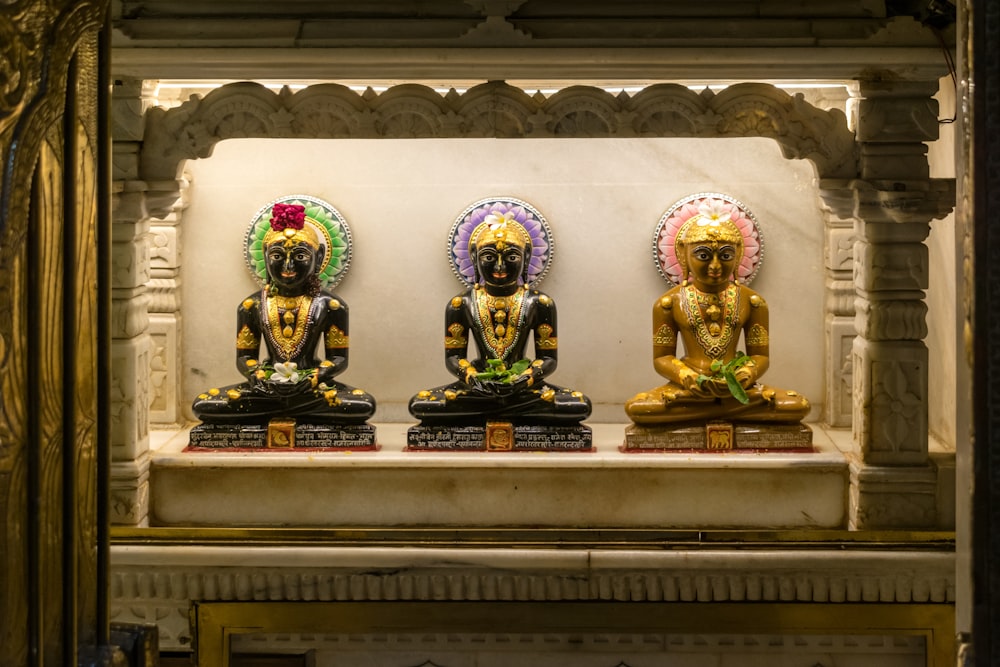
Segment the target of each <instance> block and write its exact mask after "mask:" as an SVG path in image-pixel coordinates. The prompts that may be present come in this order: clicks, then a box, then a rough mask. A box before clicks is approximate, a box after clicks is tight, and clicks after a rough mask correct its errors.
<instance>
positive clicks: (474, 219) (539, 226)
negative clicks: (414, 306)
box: [448, 197, 554, 287]
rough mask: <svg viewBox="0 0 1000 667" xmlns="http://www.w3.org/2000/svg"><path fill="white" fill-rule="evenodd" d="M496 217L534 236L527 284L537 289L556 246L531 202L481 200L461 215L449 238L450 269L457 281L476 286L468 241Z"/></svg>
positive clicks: (549, 231) (501, 199)
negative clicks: (489, 217) (473, 233)
mask: <svg viewBox="0 0 1000 667" xmlns="http://www.w3.org/2000/svg"><path fill="white" fill-rule="evenodd" d="M490 215H494V216H496V217H497V218H499V219H502V220H513V221H516V222H518V223H520V224H521V226H522V227H524V228H525V229H526V230H527V231H528V234H529V235H530V236H531V258H530V259H529V260H528V269H527V273H528V277H527V281H526V282H527V284H528V285H530V286H532V287H535V286H537V285H538V283H540V282H541V281H542V278H544V277H545V274H546V273H547V272H548V270H549V263H550V262H551V260H552V251H553V248H554V243H553V239H552V230H551V229H549V223H548V222H546V221H545V218H544V217H542V214H541V213H539V212H538V209H536V208H535V207H534V206H532V205H531V204H529V203H528V202H525V201H521V200H520V199H514V198H512V197H490V198H488V199H480V200H479V201H477V202H476V203H474V204H472V205H470V206H469V207H468V208H467V209H465V210H464V211H462V214H461V215H459V216H458V219H457V220H455V224H454V225H452V227H451V232H450V233H449V234H448V252H449V254H450V256H451V267H452V270H453V271H454V272H455V275H456V276H458V279H459V280H461V281H462V282H463V283H465V284H466V285H467V286H469V287H471V286H472V285H474V284H475V282H476V274H475V267H474V266H473V265H472V258H471V257H470V256H469V238H470V237H471V236H472V232H473V230H475V228H476V227H478V226H479V224H480V223H482V222H483V221H485V220H486V218H487V216H490Z"/></svg>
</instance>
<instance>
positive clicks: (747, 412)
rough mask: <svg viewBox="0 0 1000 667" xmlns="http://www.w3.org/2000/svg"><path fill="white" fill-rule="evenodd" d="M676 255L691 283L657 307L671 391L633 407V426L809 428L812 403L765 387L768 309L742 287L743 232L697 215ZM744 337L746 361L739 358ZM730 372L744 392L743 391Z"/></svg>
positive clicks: (661, 390)
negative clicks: (710, 423) (708, 423)
mask: <svg viewBox="0 0 1000 667" xmlns="http://www.w3.org/2000/svg"><path fill="white" fill-rule="evenodd" d="M674 247H675V251H676V256H677V260H679V262H680V268H681V273H682V275H683V276H684V279H683V280H682V281H681V283H680V284H679V285H677V286H675V287H674V288H672V289H671V290H669V291H668V292H667V293H666V294H664V295H663V296H662V297H660V299H659V300H658V301H657V302H656V304H655V305H654V306H653V366H654V368H655V369H656V372H657V373H659V374H660V375H662V376H663V377H665V378H666V379H667V383H666V384H665V385H663V386H660V387H657V388H655V389H651V390H649V391H646V392H643V393H640V394H638V395H636V396H634V397H633V398H631V399H630V400H629V401H627V402H626V404H625V412H626V413H627V414H628V416H629V418H630V419H631V420H632V421H633V422H635V423H636V424H640V425H644V426H657V425H664V424H672V423H676V422H690V421H695V420H699V421H700V420H710V419H721V420H729V421H753V422H798V421H801V420H802V418H804V417H805V416H806V415H807V414H808V413H809V401H807V400H806V399H805V398H804V397H802V396H800V395H799V394H798V393H796V392H794V391H790V390H783V389H776V388H774V387H769V386H767V385H763V384H758V380H759V379H760V377H761V376H762V375H764V373H765V372H766V371H767V368H768V363H769V342H768V337H769V335H768V313H767V304H766V303H765V302H764V299H763V298H762V297H761V296H760V295H759V294H757V293H756V292H755V291H754V290H752V289H750V288H749V287H747V286H746V285H743V284H740V283H739V282H737V280H736V269H737V267H739V266H740V262H741V259H742V255H743V250H744V247H743V234H742V233H741V231H740V230H739V228H737V226H736V225H735V224H733V222H732V221H730V220H729V219H728V218H727V217H722V218H716V217H710V216H707V215H703V214H695V215H694V216H692V217H691V218H690V219H689V220H688V221H687V222H686V223H684V224H683V225H682V226H681V227H680V229H679V230H678V231H677V235H676V238H675V240H674ZM741 333H742V334H743V336H744V338H745V342H746V354H745V355H743V356H742V357H739V358H738V354H739V353H738V349H739V342H740V334H741ZM678 339H680V340H681V341H682V342H683V348H684V356H683V357H682V358H678V357H677V356H676V354H677V341H678ZM713 362H714V367H713ZM724 370H726V371H729V373H730V375H731V377H730V380H731V381H735V383H737V384H738V385H739V386H738V387H737V388H736V390H735V391H734V390H733V389H731V388H730V385H729V383H728V382H727V380H726V378H725V377H724V373H723V372H722V371H724ZM740 389H742V391H739V390H740Z"/></svg>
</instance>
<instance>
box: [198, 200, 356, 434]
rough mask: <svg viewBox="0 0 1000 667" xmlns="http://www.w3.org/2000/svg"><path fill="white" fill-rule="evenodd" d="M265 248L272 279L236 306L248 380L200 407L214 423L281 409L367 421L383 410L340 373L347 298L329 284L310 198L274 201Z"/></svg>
mask: <svg viewBox="0 0 1000 667" xmlns="http://www.w3.org/2000/svg"><path fill="white" fill-rule="evenodd" d="M262 250H263V253H264V264H265V267H266V272H267V273H266V276H267V278H266V285H265V286H264V288H263V289H261V290H260V291H259V292H255V293H253V294H251V295H249V296H248V297H247V298H246V299H244V300H243V302H242V303H240V305H239V307H238V308H237V310H236V331H237V334H236V367H237V368H238V369H239V371H240V373H241V374H242V375H243V376H244V377H245V378H246V381H245V382H242V383H240V384H235V385H231V386H228V387H221V388H216V389H209V390H208V391H207V392H205V393H203V394H201V395H199V396H198V398H197V399H196V400H195V402H194V405H193V410H194V414H195V415H196V416H197V417H198V418H199V419H200V420H202V421H203V422H205V423H208V424H253V423H266V422H267V421H268V420H270V419H271V418H274V417H280V418H296V419H298V420H299V421H302V422H311V423H335V424H356V423H363V422H365V421H366V420H367V419H368V418H369V417H371V416H372V414H373V413H374V412H375V399H374V398H373V397H372V396H371V395H370V394H368V393H367V392H365V391H362V390H361V389H354V388H352V387H349V386H347V385H345V384H342V383H340V382H337V381H336V380H334V377H336V376H337V375H339V374H340V373H342V372H343V371H344V370H345V369H346V368H347V359H348V328H347V323H348V313H347V304H346V303H344V301H343V300H342V299H340V298H339V297H336V296H334V295H333V294H331V293H330V292H327V291H324V290H322V289H321V286H320V281H319V278H318V274H319V271H320V266H321V264H322V262H323V259H324V254H325V253H326V252H328V250H326V249H325V248H324V245H323V244H322V243H321V241H320V238H319V235H318V234H317V233H316V231H315V230H314V229H313V227H312V225H308V224H305V212H304V207H303V206H300V205H296V204H275V205H274V207H273V209H272V213H271V221H270V229H269V230H268V231H267V233H266V235H264V237H263V243H262ZM261 341H263V343H264V346H265V347H266V349H267V355H266V359H262V358H261V349H260V347H261ZM321 346H322V350H323V358H322V360H320V359H319V358H318V356H317V353H318V351H319V348H320V347H321Z"/></svg>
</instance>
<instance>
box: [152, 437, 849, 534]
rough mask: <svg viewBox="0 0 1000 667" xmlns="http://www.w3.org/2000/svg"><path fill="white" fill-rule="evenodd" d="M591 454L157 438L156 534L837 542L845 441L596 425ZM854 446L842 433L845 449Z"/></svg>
mask: <svg viewBox="0 0 1000 667" xmlns="http://www.w3.org/2000/svg"><path fill="white" fill-rule="evenodd" d="M591 426H592V428H593V431H594V441H595V445H596V447H595V450H596V451H594V452H591V453H568V452H548V453H507V452H504V453H487V452H460V453H447V452H404V451H403V443H404V442H405V434H406V428H407V425H406V424H379V425H377V428H378V439H379V442H380V443H381V444H382V448H381V450H379V451H377V452H353V453H347V452H316V453H309V452H275V451H268V452H252V453H247V452H229V453H217V452H197V453H188V452H184V451H183V449H184V447H185V446H186V443H187V436H186V431H183V430H181V431H178V432H176V433H175V434H173V435H172V436H170V437H166V438H163V437H162V434H161V435H157V436H155V437H154V438H153V440H154V442H156V445H157V449H156V451H154V452H153V455H152V465H151V481H150V514H149V517H150V525H151V526H202V527H211V526H244V527H257V526H266V527H288V526H294V527H467V528H494V527H531V528H538V527H541V528H607V527H617V528H695V527H696V528H699V529H713V528H718V529H728V528H740V529H746V528H754V529H771V528H773V529H788V528H817V529H825V528H830V529H839V528H845V527H846V526H847V517H848V488H849V484H850V474H849V468H848V458H847V457H846V456H845V455H844V453H843V452H842V451H841V447H842V446H843V442H842V435H841V434H839V433H831V432H829V431H827V430H825V429H822V428H817V429H816V437H815V448H816V451H815V452H813V453H777V452H768V453H766V454H764V453H751V452H729V453H724V454H716V453H707V452H698V453H655V454H653V453H643V454H625V453H622V452H620V451H619V450H618V447H619V445H620V444H621V441H622V438H623V436H624V425H621V424H593V425H591ZM849 435H850V434H849V433H848V434H847V436H848V438H849Z"/></svg>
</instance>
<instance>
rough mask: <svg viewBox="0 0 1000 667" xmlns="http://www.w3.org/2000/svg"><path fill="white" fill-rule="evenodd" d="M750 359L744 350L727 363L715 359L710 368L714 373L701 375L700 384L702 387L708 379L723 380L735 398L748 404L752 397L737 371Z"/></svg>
mask: <svg viewBox="0 0 1000 667" xmlns="http://www.w3.org/2000/svg"><path fill="white" fill-rule="evenodd" d="M749 361H750V357H748V356H747V355H745V354H743V353H742V352H737V353H736V357H735V358H733V359H732V360H730V361H728V362H726V363H722V360H721V359H715V360H714V361H713V362H712V364H711V365H710V366H709V369H711V371H712V375H705V374H701V375H699V376H698V386H699V387H701V385H702V383H703V382H706V381H715V380H723V381H725V383H726V386H727V387H728V388H729V393H730V394H732V395H733V398H735V399H736V400H737V401H739V402H740V403H742V404H743V405H746V404H747V403H749V402H750V398H749V397H748V396H747V392H746V390H745V389H743V385H741V384H740V381H739V380H737V379H736V371H737V370H739V369H740V368H741V367H742V366H744V365H746V363H747V362H749Z"/></svg>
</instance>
